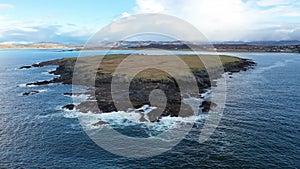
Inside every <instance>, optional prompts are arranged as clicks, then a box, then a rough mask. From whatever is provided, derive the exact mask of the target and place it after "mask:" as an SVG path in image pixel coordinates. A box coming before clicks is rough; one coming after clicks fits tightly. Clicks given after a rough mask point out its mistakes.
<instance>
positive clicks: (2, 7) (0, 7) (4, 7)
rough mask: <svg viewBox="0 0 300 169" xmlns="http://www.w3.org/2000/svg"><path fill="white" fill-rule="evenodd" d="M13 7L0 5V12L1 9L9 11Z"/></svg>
mask: <svg viewBox="0 0 300 169" xmlns="http://www.w3.org/2000/svg"><path fill="white" fill-rule="evenodd" d="M13 7H14V6H13V5H11V4H0V10H2V9H11V8H13Z"/></svg>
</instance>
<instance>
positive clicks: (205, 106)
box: [200, 101, 217, 113]
mask: <svg viewBox="0 0 300 169" xmlns="http://www.w3.org/2000/svg"><path fill="white" fill-rule="evenodd" d="M214 107H217V104H216V103H214V102H211V101H203V102H202V104H201V105H200V108H202V112H205V113H207V112H209V111H210V109H211V108H214Z"/></svg>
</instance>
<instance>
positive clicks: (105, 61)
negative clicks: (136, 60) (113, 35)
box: [20, 54, 255, 125]
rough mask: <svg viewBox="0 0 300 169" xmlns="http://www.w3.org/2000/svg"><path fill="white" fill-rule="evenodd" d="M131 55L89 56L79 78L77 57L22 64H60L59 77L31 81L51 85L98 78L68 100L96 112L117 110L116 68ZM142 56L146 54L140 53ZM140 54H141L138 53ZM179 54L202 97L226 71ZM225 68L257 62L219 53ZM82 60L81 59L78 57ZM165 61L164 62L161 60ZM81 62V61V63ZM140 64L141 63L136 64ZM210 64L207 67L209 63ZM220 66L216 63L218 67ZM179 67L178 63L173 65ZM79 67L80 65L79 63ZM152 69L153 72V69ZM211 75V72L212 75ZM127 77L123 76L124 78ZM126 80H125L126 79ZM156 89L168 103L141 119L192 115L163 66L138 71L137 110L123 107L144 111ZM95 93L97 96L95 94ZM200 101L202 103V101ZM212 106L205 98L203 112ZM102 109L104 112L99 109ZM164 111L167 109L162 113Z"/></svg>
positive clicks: (133, 90)
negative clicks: (78, 98)
mask: <svg viewBox="0 0 300 169" xmlns="http://www.w3.org/2000/svg"><path fill="white" fill-rule="evenodd" d="M128 56H129V55H126V54H110V55H105V56H88V57H84V59H81V62H82V63H81V65H80V66H79V68H80V69H81V70H80V71H81V72H82V73H81V74H80V79H79V80H77V81H75V82H74V81H72V78H73V73H74V67H75V64H78V63H76V61H77V58H63V59H56V60H51V61H46V62H41V63H38V64H33V65H28V66H22V67H20V69H29V68H32V67H43V66H52V65H56V66H57V68H56V70H54V71H52V72H50V73H51V74H54V75H59V77H55V78H53V79H52V80H49V81H47V80H45V81H38V82H31V83H28V84H27V85H48V84H50V83H63V84H74V83H76V84H74V85H83V86H88V85H90V84H91V83H90V82H91V80H94V84H95V86H90V89H89V90H88V91H87V92H86V94H89V95H90V96H91V97H90V98H89V99H88V100H86V101H84V102H82V103H80V104H79V105H73V104H68V105H66V106H64V108H67V109H70V110H72V109H76V110H78V111H80V112H82V113H87V112H92V113H110V112H114V111H119V110H117V108H116V106H115V102H114V100H113V98H112V94H111V82H112V78H113V76H116V75H114V72H115V70H116V68H117V67H118V65H119V64H120V63H121V62H122V61H123V60H124V59H125V58H127V57H128ZM140 56H142V55H140ZM137 57H139V55H137ZM147 57H151V58H154V59H157V58H161V57H165V56H164V55H160V56H158V55H155V56H151V55H147ZM178 57H179V58H180V59H181V60H182V61H183V62H184V63H185V64H186V65H188V67H189V69H190V70H191V72H192V74H193V76H194V77H195V79H196V83H197V87H198V89H199V92H200V93H189V94H190V95H192V96H195V97H201V94H202V93H204V92H205V90H206V89H207V88H209V87H211V86H215V85H216V82H215V80H216V79H218V78H220V77H221V76H222V74H214V75H213V77H209V75H208V72H207V71H206V70H207V69H206V68H207V65H204V63H203V62H202V61H201V59H200V58H199V56H198V55H178ZM200 57H206V58H212V57H217V56H215V55H201V56H200ZM99 58H101V59H102V62H101V64H100V65H99V67H97V72H96V77H95V79H91V78H89V76H87V74H86V73H89V71H90V70H92V68H91V66H93V65H95V62H96V61H98V60H99ZM219 58H220V60H221V62H222V64H223V66H222V67H221V68H222V69H224V71H223V72H228V74H229V75H231V74H232V73H236V72H240V71H246V70H248V69H250V68H252V67H253V66H255V62H253V61H252V60H249V59H242V58H238V57H234V56H227V55H221V56H219ZM77 62H78V61H77ZM161 64H164V63H161ZM77 66H78V65H77ZM134 66H139V65H134ZM205 66H206V67H205ZM209 66H212V69H220V67H217V66H216V65H214V64H213V63H212V64H211V65H209ZM214 66H216V67H214ZM173 67H174V69H176V65H174V66H173ZM77 69H78V67H77ZM149 71H150V72H149ZM181 73H182V72H181V70H180V69H179V70H178V74H179V75H180V76H184V75H182V74H181ZM210 76H211V75H210ZM120 77H121V78H124V79H126V77H123V76H120ZM124 79H123V80H124ZM124 82H125V81H124ZM120 85H122V79H120ZM155 89H160V90H161V91H163V92H164V93H165V95H166V97H167V102H166V106H165V107H163V108H162V110H161V109H160V108H157V109H155V110H153V111H151V112H150V113H148V114H147V115H148V117H147V118H144V117H143V116H142V117H141V119H140V121H149V122H157V121H159V119H160V118H161V117H163V116H175V117H177V116H185V117H186V116H191V115H193V114H194V112H193V111H192V110H191V108H190V107H189V106H187V105H186V104H185V103H183V102H182V98H183V96H182V93H180V89H179V87H178V84H177V82H176V80H175V79H174V77H172V76H171V75H169V74H168V73H166V72H164V71H160V70H145V71H142V72H140V73H138V74H137V75H136V76H135V77H133V79H132V81H131V82H130V88H129V98H130V101H131V103H132V105H133V106H134V108H135V110H127V109H126V107H124V110H122V111H137V113H140V112H142V111H145V110H143V109H140V108H141V107H143V106H144V105H150V106H151V103H150V100H149V95H150V93H151V91H153V90H155ZM73 94H75V93H65V95H69V96H70V95H73ZM92 96H94V97H92ZM95 101H96V102H97V104H96V105H97V106H95V104H94V103H95ZM199 104H200V103H199ZM211 106H216V105H215V103H212V102H210V101H209V100H207V101H203V102H202V104H200V105H199V107H200V108H201V110H202V112H203V113H207V112H208V111H209V109H210V107H211ZM180 109H181V110H182V109H183V110H184V112H186V113H184V115H182V114H178V112H179V110H180ZM99 110H100V112H99ZM161 112H163V113H161ZM98 124H100V125H101V124H105V122H102V121H100V122H99V123H98Z"/></svg>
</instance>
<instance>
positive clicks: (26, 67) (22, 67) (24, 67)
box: [19, 66, 32, 69]
mask: <svg viewBox="0 0 300 169" xmlns="http://www.w3.org/2000/svg"><path fill="white" fill-rule="evenodd" d="M30 68H32V66H21V67H20V68H19V69H30Z"/></svg>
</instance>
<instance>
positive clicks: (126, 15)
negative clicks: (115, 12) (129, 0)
mask: <svg viewBox="0 0 300 169" xmlns="http://www.w3.org/2000/svg"><path fill="white" fill-rule="evenodd" d="M128 16H131V15H130V14H129V13H128V12H123V13H122V16H121V18H124V17H128Z"/></svg>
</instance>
